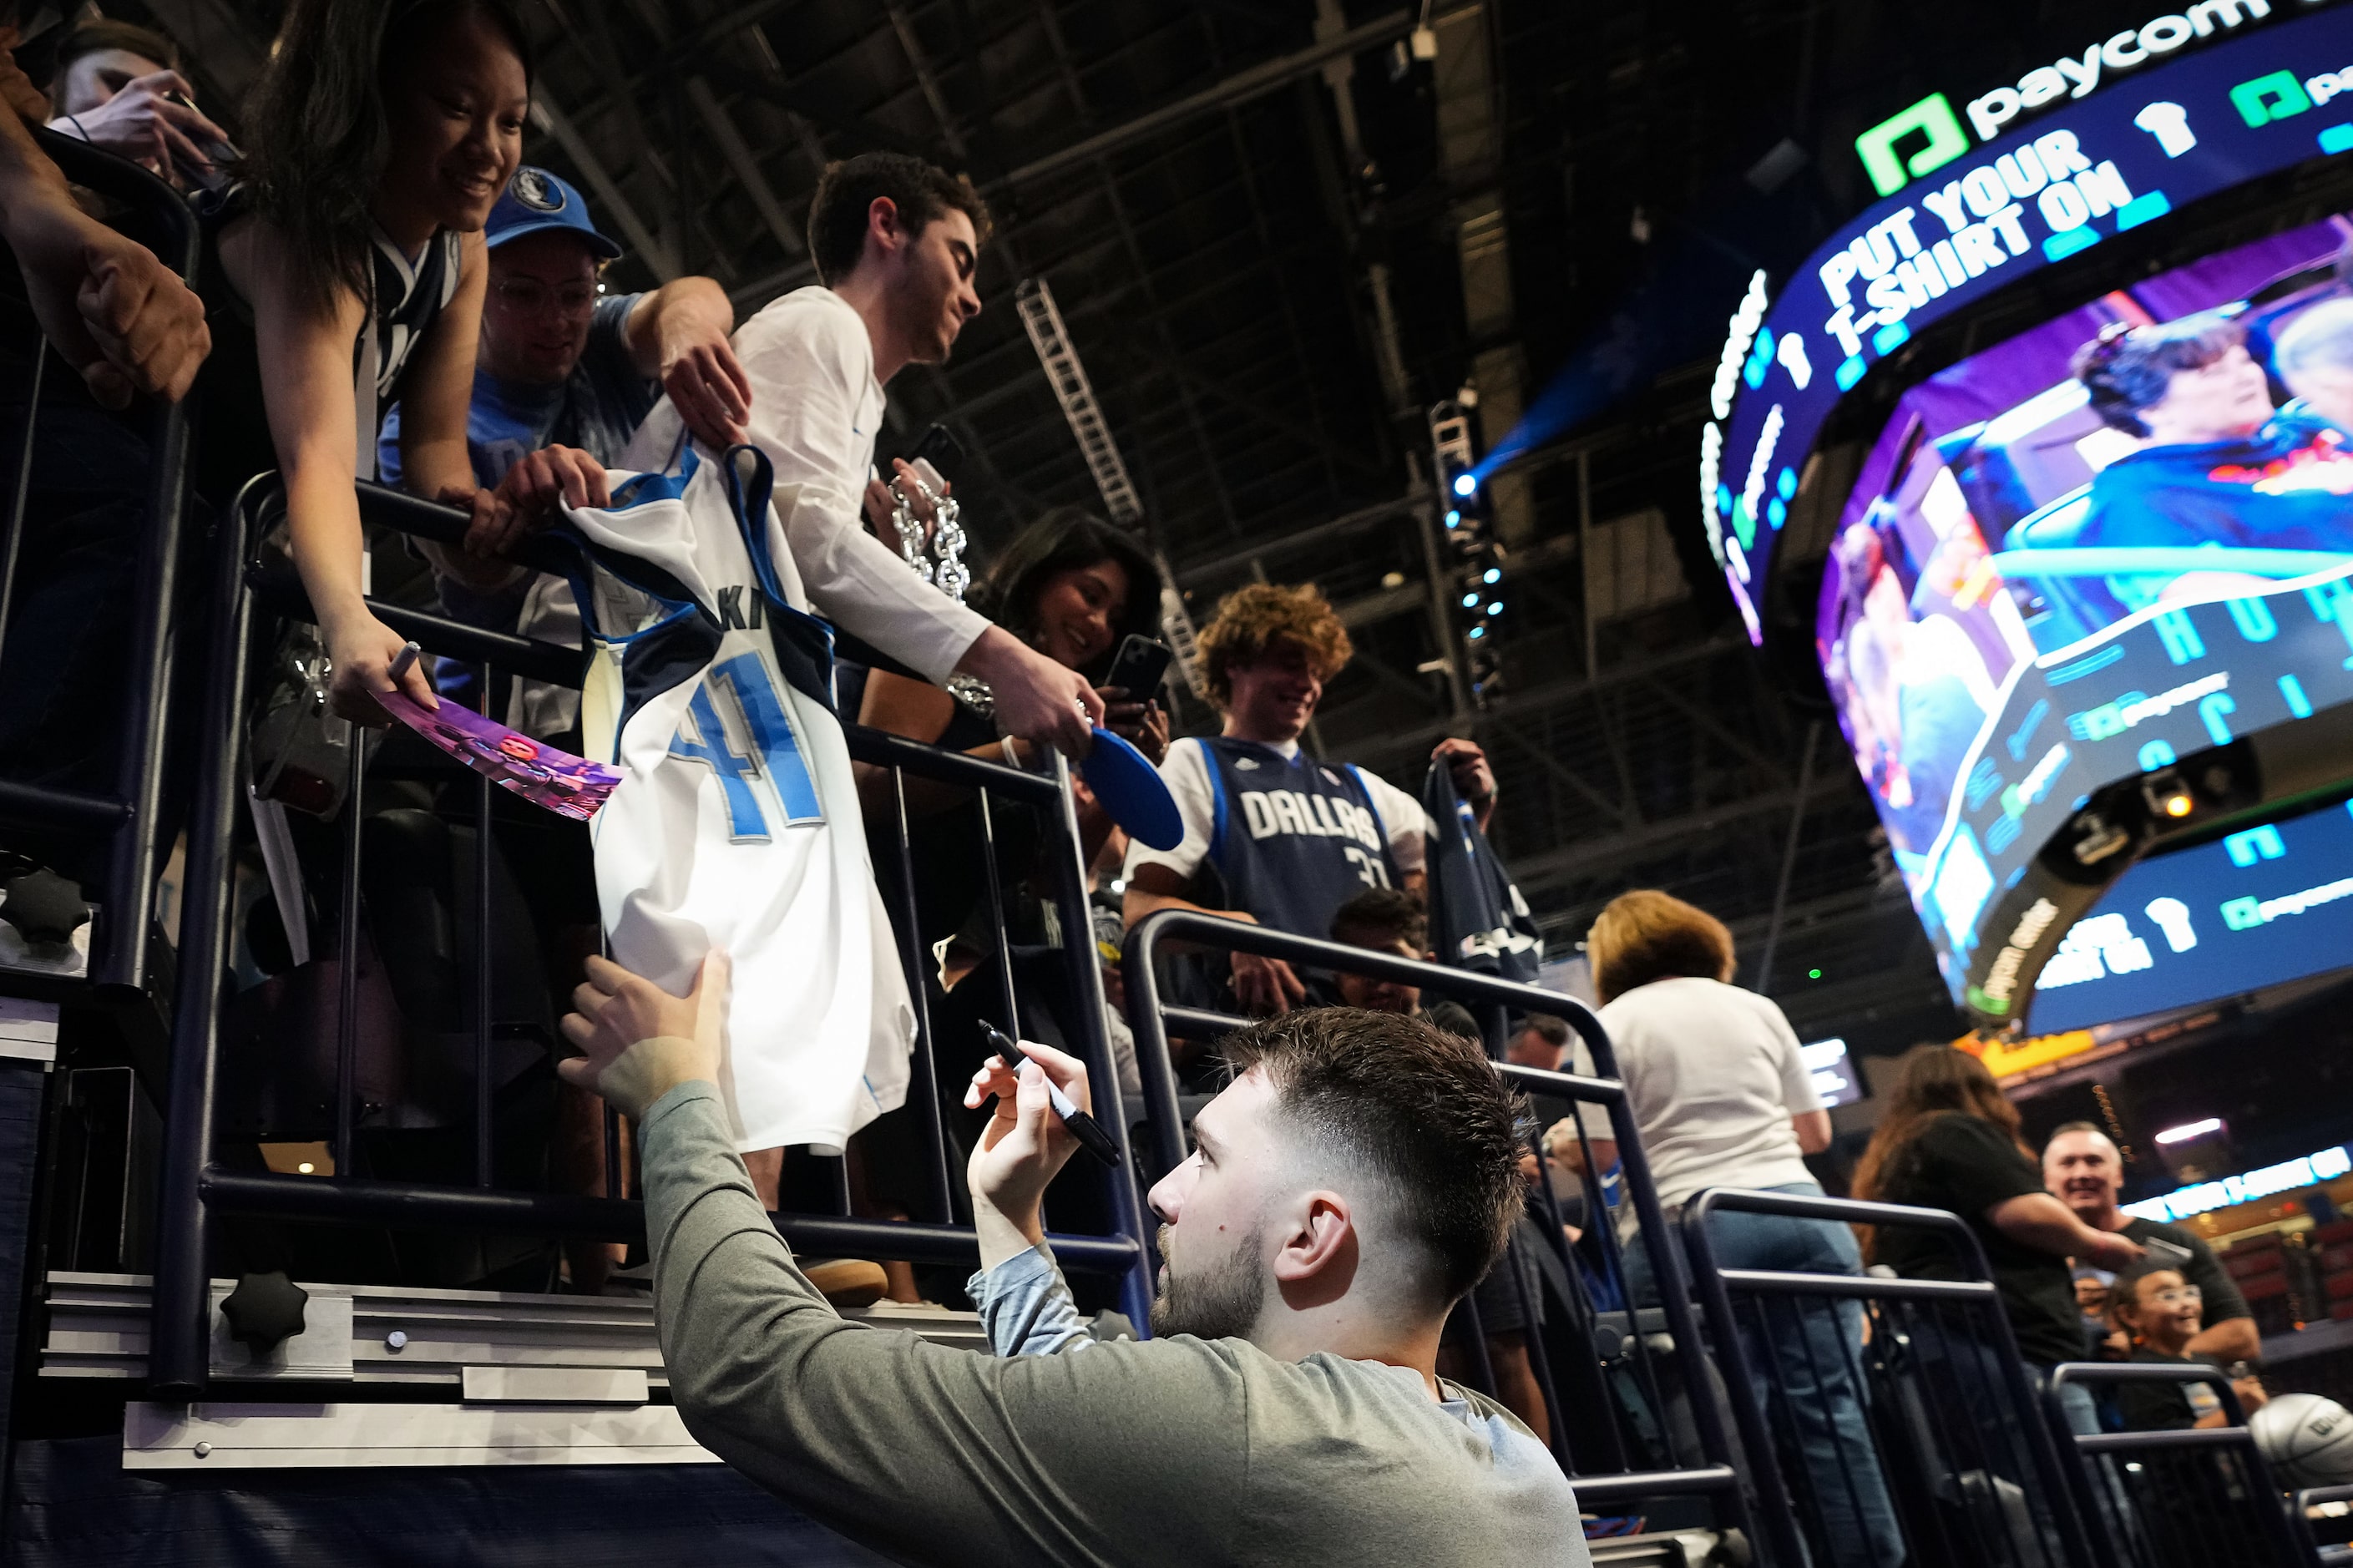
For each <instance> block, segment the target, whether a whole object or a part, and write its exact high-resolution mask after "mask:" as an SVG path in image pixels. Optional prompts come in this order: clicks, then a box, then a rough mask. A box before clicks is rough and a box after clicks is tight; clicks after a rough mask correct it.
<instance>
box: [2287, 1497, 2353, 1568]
mask: <svg viewBox="0 0 2353 1568" xmlns="http://www.w3.org/2000/svg"><path fill="white" fill-rule="evenodd" d="M2329 1503H2353V1486H2328V1487H2306V1488H2304V1489H2302V1490H2300V1491H2298V1492H2297V1493H2296V1494H2295V1497H2294V1498H2293V1499H2292V1500H2290V1502H2289V1505H2288V1511H2289V1513H2290V1514H2291V1515H2292V1516H2293V1517H2294V1519H2295V1527H2296V1534H2297V1536H2298V1538H2299V1539H2300V1540H2301V1541H2302V1542H2303V1544H2304V1546H2305V1549H2306V1551H2308V1552H2311V1553H2312V1558H2311V1560H2312V1561H2313V1562H2315V1563H2321V1564H2323V1568H2338V1565H2339V1564H2342V1563H2353V1546H2348V1545H2346V1544H2345V1543H2344V1542H2335V1541H2323V1540H2321V1539H2320V1531H2319V1529H2318V1528H2317V1527H2316V1526H2315V1525H2314V1523H2313V1522H2312V1510H2314V1509H2316V1508H2319V1507H2322V1506H2324V1505H2326V1504H2329Z"/></svg>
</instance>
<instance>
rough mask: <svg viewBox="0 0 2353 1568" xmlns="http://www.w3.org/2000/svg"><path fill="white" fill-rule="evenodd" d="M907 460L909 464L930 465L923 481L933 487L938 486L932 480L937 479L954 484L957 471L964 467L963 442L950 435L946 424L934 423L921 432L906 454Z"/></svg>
mask: <svg viewBox="0 0 2353 1568" xmlns="http://www.w3.org/2000/svg"><path fill="white" fill-rule="evenodd" d="M907 461H908V463H909V464H910V465H915V464H923V463H929V464H930V465H931V468H932V471H931V473H930V474H929V475H927V476H925V482H926V483H930V484H932V488H933V489H938V488H939V487H938V485H937V484H936V483H935V482H934V481H935V480H937V479H945V480H946V481H947V482H948V483H950V484H954V483H955V477H956V475H957V473H958V472H959V471H961V470H962V469H963V468H964V443H963V442H961V441H959V440H957V439H956V438H955V437H954V436H952V435H950V434H949V433H948V427H947V426H944V425H934V426H932V427H931V428H930V429H928V430H926V431H924V432H923V439H922V440H921V441H918V442H917V443H915V449H914V450H913V451H912V452H910V453H908V454H907Z"/></svg>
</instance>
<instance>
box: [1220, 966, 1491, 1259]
mask: <svg viewBox="0 0 2353 1568" xmlns="http://www.w3.org/2000/svg"><path fill="white" fill-rule="evenodd" d="M1221 1048H1222V1050H1223V1052H1224V1055H1225V1058H1226V1062H1227V1064H1228V1065H1229V1067H1231V1068H1233V1070H1234V1071H1235V1073H1237V1074H1240V1073H1246V1072H1248V1071H1250V1069H1251V1068H1264V1069H1265V1070H1266V1075H1267V1078H1268V1079H1269V1080H1270V1081H1271V1084H1272V1086H1273V1088H1274V1091H1275V1104H1276V1107H1277V1109H1278V1110H1279V1111H1280V1113H1281V1114H1282V1116H1283V1117H1285V1118H1286V1119H1288V1120H1289V1121H1290V1122H1291V1123H1292V1124H1293V1126H1295V1127H1297V1128H1299V1129H1300V1130H1301V1131H1303V1132H1304V1133H1306V1134H1307V1136H1308V1137H1309V1138H1310V1139H1312V1140H1313V1141H1314V1142H1315V1143H1316V1144H1317V1145H1318V1146H1319V1147H1320V1148H1323V1149H1325V1150H1328V1151H1330V1152H1333V1153H1335V1154H1337V1155H1339V1156H1340V1157H1341V1158H1343V1159H1345V1160H1346V1161H1348V1162H1349V1163H1352V1164H1355V1165H1356V1166H1358V1167H1359V1168H1361V1169H1363V1170H1366V1171H1367V1172H1370V1173H1373V1174H1374V1175H1375V1176H1376V1177H1377V1178H1378V1179H1379V1180H1380V1181H1381V1182H1382V1183H1383V1184H1385V1185H1386V1186H1387V1187H1388V1191H1389V1194H1390V1196H1391V1198H1392V1200H1393V1201H1394V1202H1395V1204H1396V1205H1397V1214H1398V1224H1399V1226H1400V1228H1401V1230H1402V1232H1403V1234H1404V1236H1405V1237H1407V1239H1409V1241H1411V1242H1414V1243H1417V1244H1419V1247H1421V1249H1422V1250H1423V1251H1424V1252H1425V1253H1426V1254H1427V1255H1428V1257H1429V1258H1430V1267H1431V1268H1432V1270H1433V1271H1434V1274H1435V1278H1434V1279H1433V1281H1432V1283H1433V1285H1434V1287H1435V1289H1434V1290H1433V1292H1432V1294H1433V1295H1434V1296H1435V1297H1436V1298H1437V1300H1436V1301H1434V1302H1433V1305H1443V1304H1451V1303H1452V1302H1453V1301H1455V1300H1460V1299H1461V1296H1462V1294H1463V1293H1464V1292H1465V1291H1467V1290H1469V1289H1471V1287H1472V1286H1473V1285H1475V1284H1477V1283H1478V1282H1479V1281H1480V1280H1481V1279H1483V1278H1484V1277H1485V1276H1486V1273H1487V1270H1488V1269H1489V1268H1492V1267H1493V1265H1494V1262H1495V1259H1496V1258H1498V1257H1499V1256H1501V1255H1502V1253H1503V1250H1504V1238H1505V1237H1507V1236H1509V1235H1510V1233H1511V1228H1512V1226H1513V1224H1514V1222H1515V1221H1517V1220H1518V1218H1519V1215H1520V1206H1521V1203H1522V1201H1523V1200H1522V1195H1521V1194H1522V1187H1521V1183H1520V1173H1519V1163H1520V1152H1521V1145H1520V1121H1521V1117H1522V1113H1523V1111H1524V1110H1525V1106H1526V1101H1525V1099H1524V1098H1523V1097H1521V1096H1519V1095H1517V1094H1514V1092H1512V1090H1511V1089H1509V1088H1507V1087H1506V1086H1505V1085H1504V1081H1503V1079H1501V1078H1499V1077H1497V1076H1496V1073H1495V1069H1494V1067H1493V1064H1491V1063H1490V1062H1489V1061H1488V1060H1487V1057H1486V1053H1485V1052H1484V1051H1482V1049H1481V1048H1480V1047H1478V1046H1477V1045H1475V1044H1473V1043H1472V1042H1471V1041H1469V1040H1465V1039H1463V1038H1461V1037H1459V1036H1455V1035H1450V1034H1448V1033H1446V1032H1445V1031H1444V1030H1442V1029H1439V1028H1435V1027H1433V1026H1430V1024H1428V1023H1425V1022H1424V1021H1422V1020H1421V1019H1419V1018H1413V1017H1408V1016H1405V1015H1404V1014H1401V1013H1371V1012H1366V1011H1365V1010H1364V1009H1362V1008H1357V1007H1310V1008H1306V1009H1303V1010H1302V1011H1299V1012H1295V1013H1287V1014H1285V1015H1283V1016H1282V1017H1280V1018H1270V1019H1268V1020H1266V1021H1265V1022H1263V1023H1259V1024H1253V1025H1251V1026H1250V1027H1249V1028H1246V1029H1240V1030H1237V1031H1236V1032H1235V1033H1233V1034H1231V1035H1229V1036H1227V1037H1226V1038H1225V1040H1224V1042H1223V1045H1222V1047H1221Z"/></svg>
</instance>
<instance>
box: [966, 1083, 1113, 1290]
mask: <svg viewBox="0 0 2353 1568" xmlns="http://www.w3.org/2000/svg"><path fill="white" fill-rule="evenodd" d="M1021 1049H1022V1052H1023V1054H1025V1055H1027V1056H1028V1057H1029V1060H1028V1061H1027V1062H1025V1063H1023V1064H1022V1066H1021V1069H1020V1071H1019V1072H1018V1073H1017V1072H1016V1071H1014V1069H1012V1068H1008V1067H1007V1066H1006V1065H1005V1058H1003V1057H991V1058H988V1060H987V1062H986V1063H985V1064H983V1066H982V1067H981V1069H980V1070H979V1071H978V1072H976V1073H975V1074H973V1075H972V1082H971V1083H970V1084H968V1085H966V1086H965V1091H964V1103H965V1109H966V1110H979V1109H980V1107H981V1106H982V1105H984V1104H986V1103H987V1100H988V1099H989V1097H990V1096H992V1095H994V1096H995V1097H996V1099H997V1110H996V1114H995V1115H993V1116H991V1117H990V1118H989V1121H988V1125H987V1127H986V1128H984V1129H983V1130H982V1131H981V1134H980V1142H978V1143H977V1144H976V1145H975V1146H974V1148H973V1151H972V1158H971V1159H970V1160H969V1161H967V1162H966V1163H965V1185H966V1186H967V1187H969V1188H970V1189H971V1192H972V1197H973V1204H974V1206H975V1207H976V1209H993V1210H994V1211H996V1213H997V1214H998V1215H1002V1216H1004V1218H1006V1219H1007V1220H1008V1221H1010V1222H1011V1223H1012V1224H1013V1226H1014V1227H1015V1228H1016V1229H1018V1230H1019V1231H1020V1232H1021V1233H1022V1236H1023V1237H1024V1238H1025V1239H1026V1240H1027V1241H1028V1242H1029V1245H1031V1246H1033V1247H1034V1246H1035V1245H1037V1244H1038V1243H1039V1241H1041V1240H1043V1239H1044V1238H1045V1230H1044V1228H1043V1226H1041V1225H1040V1224H1039V1217H1038V1205H1039V1201H1040V1200H1041V1199H1042V1198H1043V1197H1044V1196H1045V1193H1046V1184H1048V1183H1049V1182H1051V1181H1052V1180H1053V1179H1054V1177H1055V1175H1056V1174H1057V1173H1060V1170H1061V1169H1062V1166H1063V1165H1064V1164H1065V1163H1068V1162H1069V1160H1070V1158H1071V1153H1072V1152H1073V1151H1075V1150H1076V1149H1077V1148H1078V1146H1079V1141H1078V1140H1077V1139H1076V1138H1073V1137H1072V1136H1071V1130H1070V1129H1069V1128H1067V1127H1065V1126H1063V1125H1062V1119H1061V1118H1060V1117H1059V1116H1057V1115H1055V1114H1054V1110H1053V1106H1052V1104H1051V1103H1050V1100H1049V1097H1048V1095H1047V1092H1046V1081H1047V1079H1048V1078H1049V1077H1050V1078H1051V1079H1053V1081H1054V1082H1055V1083H1056V1084H1058V1085H1060V1088H1061V1090H1062V1092H1063V1093H1064V1094H1066V1095H1068V1096H1069V1097H1070V1100H1071V1104H1072V1105H1074V1106H1076V1107H1078V1109H1080V1110H1084V1111H1089V1112H1092V1110H1093V1108H1094V1101H1093V1100H1092V1099H1091V1098H1090V1096H1089V1091H1088V1089H1087V1069H1086V1064H1085V1063H1083V1062H1082V1061H1080V1060H1079V1058H1076V1057H1073V1056H1070V1055H1068V1054H1066V1053H1064V1052H1061V1051H1058V1050H1055V1049H1054V1048H1053V1047H1050V1046H1040V1045H1036V1044H1033V1043H1031V1042H1029V1041H1028V1040H1024V1041H1023V1042H1022V1043H1021Z"/></svg>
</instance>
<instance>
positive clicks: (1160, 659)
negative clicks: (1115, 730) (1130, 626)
mask: <svg viewBox="0 0 2353 1568" xmlns="http://www.w3.org/2000/svg"><path fill="white" fill-rule="evenodd" d="M1172 658H1176V655H1175V654H1174V653H1172V652H1170V651H1169V647H1168V645H1167V644H1166V643H1164V642H1156V641H1155V640H1154V639H1153V638H1151V637H1145V635H1144V634H1143V633H1142V632H1130V633H1128V634H1127V637H1126V640H1124V641H1123V642H1122V643H1121V644H1120V645H1119V652H1118V654H1117V655H1115V656H1114V657H1113V659H1112V661H1111V673H1109V674H1108V675H1105V676H1104V677H1103V684H1104V685H1105V686H1116V687H1118V688H1119V689H1121V690H1123V691H1124V692H1126V693H1127V695H1128V699H1129V700H1131V701H1134V702H1149V701H1150V700H1152V698H1153V695H1154V694H1155V692H1157V691H1158V690H1159V689H1160V682H1161V681H1162V680H1163V679H1166V676H1167V674H1168V661H1169V660H1170V659H1172Z"/></svg>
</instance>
